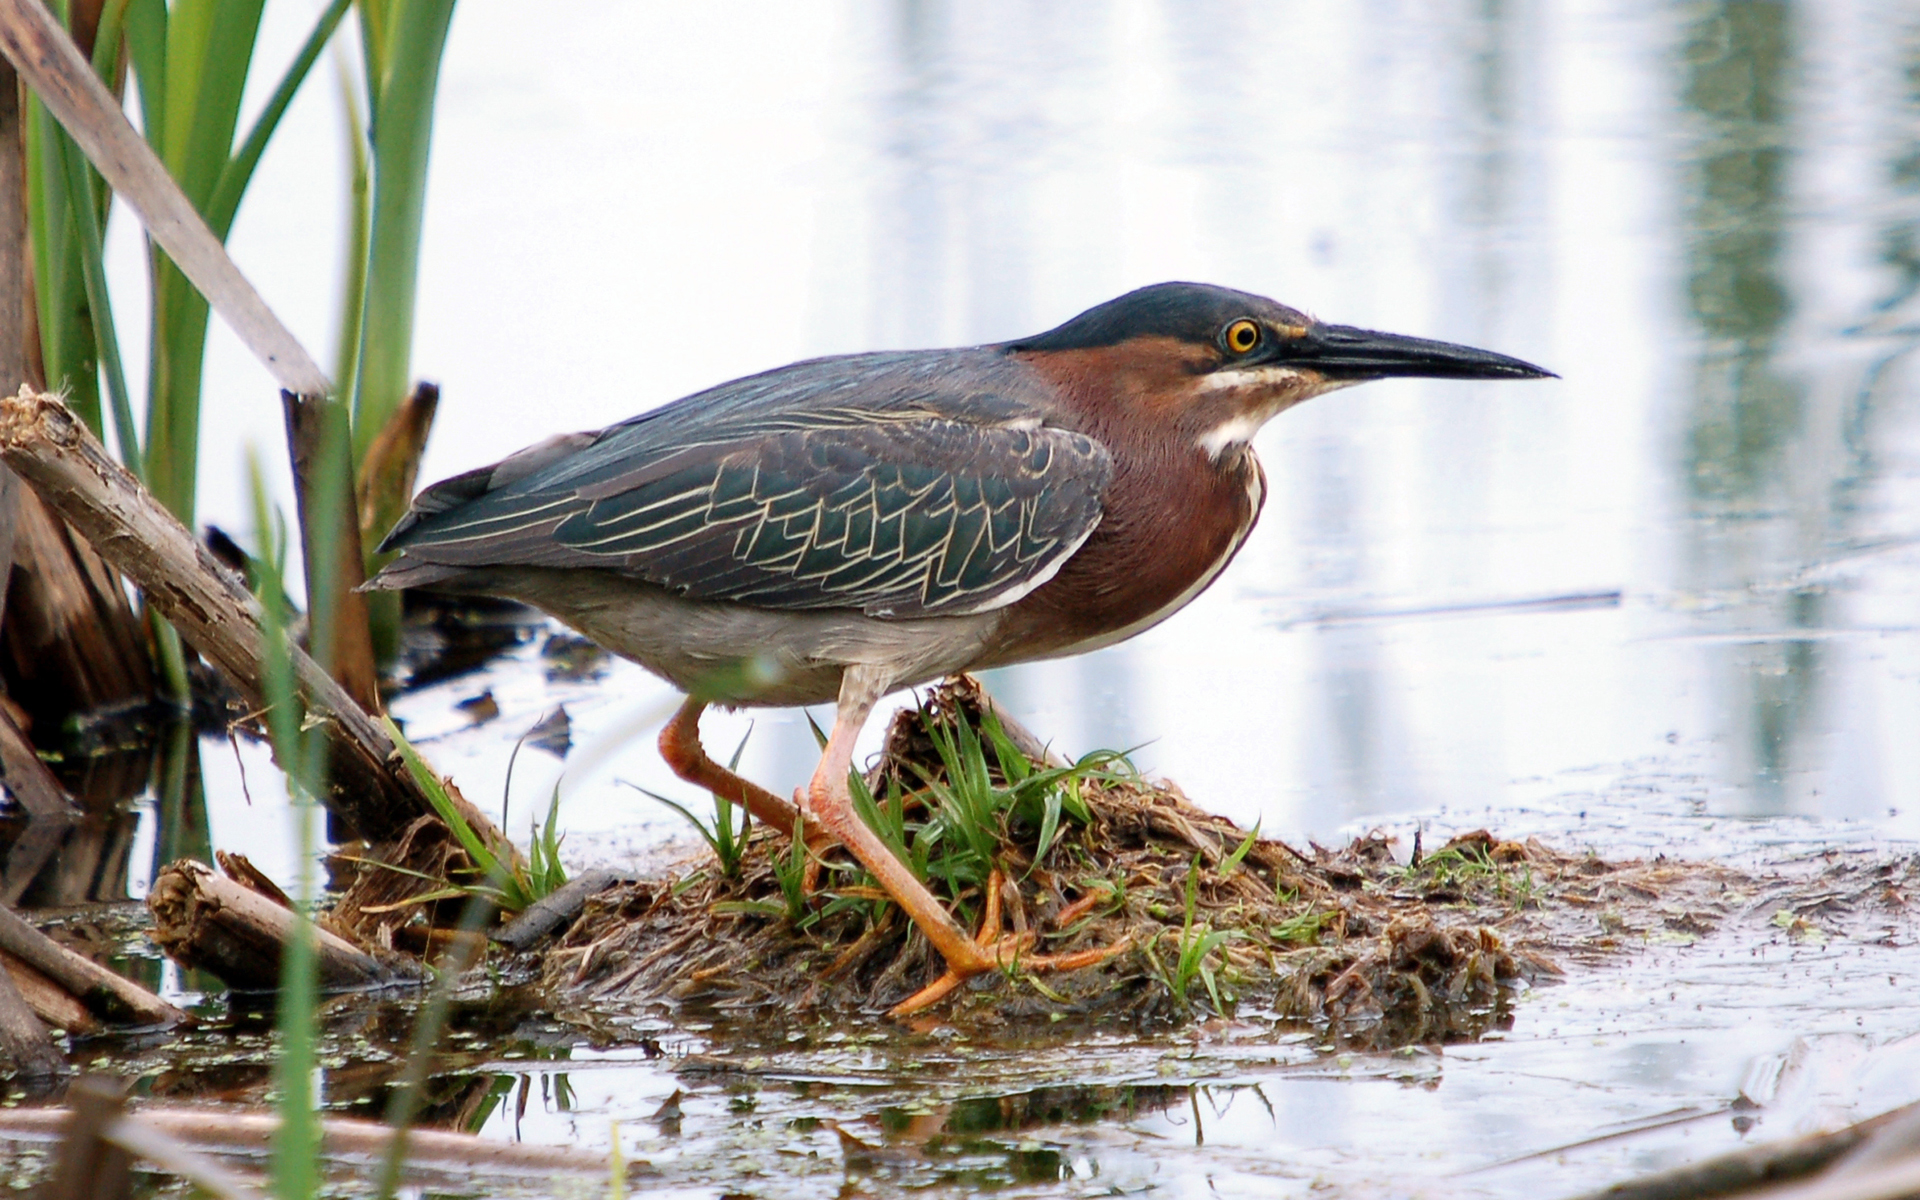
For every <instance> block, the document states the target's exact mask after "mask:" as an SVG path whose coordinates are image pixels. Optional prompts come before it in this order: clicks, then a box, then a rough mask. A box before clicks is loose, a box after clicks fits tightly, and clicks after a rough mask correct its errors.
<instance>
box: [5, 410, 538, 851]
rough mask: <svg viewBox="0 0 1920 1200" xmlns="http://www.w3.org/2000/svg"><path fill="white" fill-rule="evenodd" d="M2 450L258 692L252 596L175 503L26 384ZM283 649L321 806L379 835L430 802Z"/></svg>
mask: <svg viewBox="0 0 1920 1200" xmlns="http://www.w3.org/2000/svg"><path fill="white" fill-rule="evenodd" d="M0 462H4V463H5V464H6V465H7V466H10V467H12V468H13V469H14V471H15V472H16V473H17V474H19V475H20V477H21V478H22V479H24V480H25V481H26V482H27V484H28V485H29V486H31V487H32V488H33V489H34V490H36V491H37V492H39V493H40V495H41V497H42V498H43V499H45V500H46V501H47V502H48V503H50V504H52V505H54V506H55V507H57V508H58V510H59V512H60V515H61V516H63V517H65V518H66V519H67V521H68V522H69V523H70V524H71V525H72V526H73V527H74V528H75V529H76V530H78V531H79V532H80V533H81V534H82V535H83V536H85V537H86V538H87V540H88V541H90V542H92V543H93V544H94V546H95V547H97V548H98V549H99V550H100V552H101V553H102V554H104V555H106V556H107V557H108V559H109V560H110V561H111V562H112V563H113V564H114V565H115V566H116V567H118V568H119V569H120V570H121V571H122V572H124V573H125V574H126V576H127V578H129V579H131V580H133V582H134V583H135V584H136V585H137V586H138V587H139V588H140V590H141V592H142V593H143V594H144V595H145V596H146V599H147V603H149V604H151V605H152V606H153V607H154V609H155V610H157V611H158V612H159V613H160V615H162V616H164V617H166V618H167V620H169V621H171V622H172V623H173V625H174V627H175V628H176V629H178V630H179V631H180V634H181V636H182V637H184V638H185V639H186V640H187V641H188V642H189V643H190V644H191V645H192V646H193V647H194V649H196V650H198V651H199V652H200V653H201V654H202V655H204V656H205V657H206V658H207V660H208V661H209V662H211V663H213V664H214V666H216V667H217V668H219V669H220V671H221V672H222V673H223V674H224V675H225V676H226V677H227V678H228V679H229V680H230V681H231V682H232V683H233V684H234V685H235V686H236V687H238V688H239V689H240V691H241V692H242V693H243V694H244V695H245V697H246V698H247V700H248V702H249V703H251V704H254V705H255V706H259V705H260V704H261V703H262V691H261V668H262V654H263V652H264V645H265V642H264V635H263V633H262V631H261V627H260V608H259V605H258V603H256V601H255V600H254V597H253V596H252V594H250V593H249V592H248V591H247V590H246V588H245V586H244V585H242V583H241V582H240V580H239V579H237V578H236V577H235V576H234V575H233V573H232V572H230V571H228V570H227V569H226V568H225V567H223V566H221V565H220V564H219V562H217V561H216V560H215V559H214V557H213V555H212V554H211V553H210V552H209V551H208V550H207V549H206V547H204V546H203V545H201V544H200V542H199V540H198V539H196V538H195V537H194V536H193V535H192V534H191V533H189V532H188V531H187V530H186V528H185V527H183V526H182V525H181V524H180V522H179V521H177V520H176V519H174V516H173V514H172V513H170V512H168V511H167V510H166V509H165V508H164V507H162V506H161V505H160V503H159V502H158V501H156V500H154V498H153V497H152V496H151V495H149V494H148V493H147V492H146V490H145V489H143V488H142V487H141V486H140V485H139V483H138V482H137V481H136V480H135V479H134V478H133V476H131V475H129V474H128V473H127V472H126V471H125V469H123V468H122V467H121V466H120V465H119V464H118V463H116V462H114V461H113V460H112V459H111V458H109V457H108V456H107V454H106V451H105V450H104V449H103V448H102V447H101V445H100V443H99V441H98V440H96V439H95V438H94V437H93V435H92V433H91V432H89V431H88V429H87V427H86V425H85V424H84V423H83V422H81V421H80V419H79V418H77V417H75V416H74V414H73V413H72V412H71V411H70V410H69V409H68V408H67V407H66V406H65V405H63V404H61V403H60V401H59V400H58V399H57V398H56V397H53V396H46V395H34V394H31V393H29V392H27V391H26V390H25V389H22V391H21V394H20V395H18V396H10V397H5V398H0ZM288 649H289V652H290V653H291V655H292V656H293V664H294V675H295V684H296V686H297V687H298V689H299V691H300V696H301V699H302V700H303V701H304V702H305V704H306V707H307V711H308V719H309V720H310V721H318V722H319V723H320V725H321V726H322V727H323V728H324V730H325V732H326V737H327V743H328V746H329V748H330V750H331V754H330V755H329V760H328V761H329V770H328V777H327V787H326V789H325V794H324V795H323V796H322V797H321V799H322V800H323V801H324V802H325V804H326V805H327V807H328V809H329V810H330V811H332V812H335V813H337V814H339V816H340V817H341V818H342V819H343V820H344V821H346V823H347V824H348V825H349V826H351V827H352V828H353V830H354V831H355V832H356V833H358V834H360V835H361V836H362V837H365V838H368V839H369V840H372V841H376V842H378V841H386V840H388V839H390V838H393V837H396V836H398V835H399V834H400V833H402V832H403V831H404V830H405V829H406V828H407V826H408V825H409V824H411V823H412V822H413V821H414V820H415V819H416V818H418V817H421V816H425V815H429V814H431V813H432V812H433V811H434V810H433V806H432V804H431V803H430V802H429V801H428V800H427V797H426V795H425V793H424V792H422V791H421V790H420V788H419V787H418V785H416V784H415V783H414V781H413V778H412V776H410V775H409V774H408V773H407V769H406V766H405V764H404V763H403V762H401V760H400V757H399V755H398V754H396V753H395V751H394V746H393V742H392V740H391V739H389V738H388V737H387V734H386V731H385V730H384V729H382V728H381V727H380V726H379V725H377V724H375V723H374V721H373V719H372V718H371V717H369V716H368V715H367V713H366V712H365V711H364V710H363V709H361V707H360V706H359V705H357V704H355V703H354V702H353V699H352V697H350V696H349V695H347V693H346V691H345V690H344V689H343V688H342V687H341V686H340V685H339V684H338V683H336V682H335V681H334V680H333V679H332V678H331V677H329V676H328V675H327V673H326V672H324V671H322V670H321V669H320V668H319V666H318V665H316V664H315V663H314V661H313V660H312V659H311V658H309V657H307V655H306V654H305V653H304V652H302V651H301V650H300V649H299V648H298V647H292V646H290V647H289V648H288ZM454 802H455V804H456V805H457V806H458V807H459V808H460V810H461V813H462V815H463V816H464V817H465V818H466V820H467V822H468V823H469V824H470V825H472V826H473V828H474V829H475V830H476V831H478V832H479V833H480V834H481V836H482V837H485V838H487V839H488V841H490V842H491V843H492V844H493V845H494V846H495V847H496V852H497V853H501V854H508V855H511V854H512V853H513V850H512V847H511V845H510V844H509V843H508V842H507V840H506V839H505V838H504V837H502V836H501V835H500V833H499V831H498V830H496V829H495V828H494V826H493V822H492V821H490V820H488V819H487V818H486V817H485V816H484V815H483V814H482V813H481V812H480V811H479V810H478V809H476V808H474V807H473V806H472V805H470V804H467V803H466V801H465V800H463V799H461V798H460V796H459V795H458V794H457V793H455V794H454Z"/></svg>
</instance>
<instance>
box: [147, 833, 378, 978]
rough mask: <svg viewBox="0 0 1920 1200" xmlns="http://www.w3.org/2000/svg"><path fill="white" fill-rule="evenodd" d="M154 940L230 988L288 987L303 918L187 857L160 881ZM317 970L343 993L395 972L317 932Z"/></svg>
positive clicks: (154, 896) (152, 898)
mask: <svg viewBox="0 0 1920 1200" xmlns="http://www.w3.org/2000/svg"><path fill="white" fill-rule="evenodd" d="M147 908H148V910H149V911H150V912H152V913H153V923H154V928H153V940H154V942H155V943H156V944H157V945H158V946H159V947H160V949H162V950H163V951H165V952H166V954H167V956H168V957H169V958H172V959H173V960H174V961H175V962H178V963H180V964H182V965H183V966H188V967H198V968H200V969H202V970H205V971H211V972H213V974H215V975H217V976H219V977H220V978H221V979H222V980H224V981H225V982H226V984H227V986H229V987H233V988H240V989H244V990H251V991H264V990H268V989H272V988H277V987H279V986H280V961H281V956H282V954H283V953H284V951H285V949H286V946H287V943H288V942H289V941H290V940H292V938H293V932H294V928H295V924H296V922H297V918H296V916H295V914H294V913H293V911H292V910H290V909H287V908H284V907H282V906H281V905H279V904H276V903H275V902H274V901H273V900H271V899H269V898H268V897H266V896H263V895H261V894H260V893H259V892H256V891H254V890H252V889H250V888H248V887H246V886H244V885H243V884H240V883H238V882H235V881H234V880H232V879H228V878H227V877H226V876H224V875H220V874H217V873H216V872H215V871H214V869H213V868H212V867H209V866H208V865H206V864H205V863H200V862H194V861H193V860H191V859H181V860H179V861H178V862H173V863H169V864H167V866H166V867H164V868H162V869H161V871H160V873H159V874H158V875H157V876H155V877H154V880H153V887H152V888H151V889H150V890H149V892H148V893H147ZM314 943H315V944H314V953H315V968H316V972H317V976H318V978H319V981H320V986H321V987H322V988H326V989H330V990H343V989H348V988H359V987H370V986H372V985H375V984H380V983H387V982H391V981H392V980H393V979H394V973H393V972H392V971H390V970H388V969H387V968H386V967H384V966H382V965H381V963H380V962H379V961H378V960H376V959H375V958H374V957H373V956H372V955H370V954H368V953H367V952H366V951H364V950H362V949H360V948H359V947H358V946H355V945H354V944H353V943H351V942H349V941H347V940H346V939H345V938H342V937H340V936H339V935H337V934H334V933H331V932H329V931H327V930H325V929H321V928H318V927H316V928H315V929H314Z"/></svg>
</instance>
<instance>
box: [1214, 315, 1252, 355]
mask: <svg viewBox="0 0 1920 1200" xmlns="http://www.w3.org/2000/svg"><path fill="white" fill-rule="evenodd" d="M1223 340H1225V342H1226V343H1227V349H1229V350H1231V351H1233V352H1234V353H1235V354H1245V353H1246V352H1247V351H1249V350H1251V349H1253V348H1254V347H1255V346H1258V345H1259V344H1260V327H1259V326H1258V325H1255V324H1254V323H1253V322H1252V321H1249V320H1247V319H1246V318H1245V317H1242V318H1240V319H1239V320H1238V321H1235V322H1234V323H1233V324H1231V325H1229V326H1227V332H1226V337H1225V338H1224V339H1223Z"/></svg>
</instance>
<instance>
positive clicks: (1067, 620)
mask: <svg viewBox="0 0 1920 1200" xmlns="http://www.w3.org/2000/svg"><path fill="white" fill-rule="evenodd" d="M1265 498H1266V478H1265V475H1264V474H1263V473H1262V471H1261V469H1260V464H1259V461H1258V460H1257V459H1255V458H1254V456H1253V452H1252V451H1251V450H1249V449H1247V448H1246V447H1244V446H1239V447H1233V448H1230V449H1228V450H1227V452H1226V453H1224V454H1222V455H1221V456H1220V457H1219V458H1218V459H1217V460H1216V459H1210V458H1209V457H1208V456H1207V455H1205V454H1204V453H1201V452H1199V451H1198V450H1197V449H1195V448H1193V447H1176V446H1167V447H1164V448H1161V449H1159V450H1157V451H1156V450H1154V449H1152V448H1145V449H1142V450H1138V451H1136V452H1134V453H1128V452H1127V451H1126V450H1125V449H1124V448H1116V450H1115V472H1114V479H1113V483H1112V484H1111V485H1110V486H1109V488H1108V491H1107V493H1106V495H1105V496H1104V497H1103V500H1102V515H1101V519H1100V524H1099V526H1098V527H1097V528H1096V529H1095V530H1094V532H1093V534H1092V536H1090V537H1089V538H1088V539H1087V541H1086V543H1085V544H1084V545H1083V546H1082V547H1081V548H1080V550H1079V552H1078V553H1076V554H1075V555H1074V556H1073V557H1072V558H1070V559H1068V560H1067V562H1066V564H1065V565H1064V566H1062V567H1061V569H1060V572H1059V574H1058V575H1056V576H1055V577H1054V578H1053V579H1052V580H1051V581H1049V582H1048V583H1047V584H1046V585H1045V586H1043V587H1041V588H1039V589H1037V590H1036V591H1035V592H1034V593H1033V594H1032V595H1030V596H1028V597H1027V598H1026V599H1024V600H1022V601H1020V602H1019V603H1018V604H1016V605H1014V607H1013V609H1012V610H1010V611H1009V612H1008V613H1007V617H1006V621H1005V622H1004V625H1003V636H1002V638H1000V639H998V640H999V643H1000V645H999V647H998V651H999V652H998V653H996V654H995V655H994V658H995V662H996V665H998V664H1000V663H1009V662H1020V661H1025V660H1028V659H1035V658H1051V657H1057V656H1060V655H1064V654H1079V653H1083V652H1085V651H1089V650H1097V649H1100V648H1101V647H1104V646H1110V645H1113V644H1114V643H1116V642H1121V641H1124V640H1126V639H1127V638H1130V637H1132V636H1134V635H1135V634H1137V633H1140V632H1143V631H1144V630H1147V629H1150V628H1152V627H1153V626H1154V625H1157V624H1159V623H1160V622H1161V621H1163V620H1165V619H1166V618H1168V617H1170V616H1172V615H1173V614H1174V613H1176V612H1178V611H1179V610H1180V609H1182V608H1184V607H1185V606H1186V605H1187V604H1188V602H1190V601H1191V600H1193V598H1194V597H1196V596H1198V595H1199V594H1200V593H1201V592H1203V591H1205V590H1206V589H1207V587H1208V586H1209V585H1210V584H1212V583H1213V581H1214V580H1215V579H1216V578H1218V577H1219V575H1220V572H1221V571H1222V570H1223V569H1225V567H1226V565H1227V564H1228V563H1229V562H1231V561H1232V559H1233V556H1234V555H1235V554H1236V553H1238V551H1239V549H1240V547H1241V545H1242V544H1243V543H1244V542H1245V540H1246V536H1247V533H1248V532H1249V531H1250V530H1251V529H1252V528H1253V523H1254V521H1255V519H1256V518H1257V517H1258V516H1259V515H1260V508H1261V505H1262V503H1263V502H1264V500H1265Z"/></svg>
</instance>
